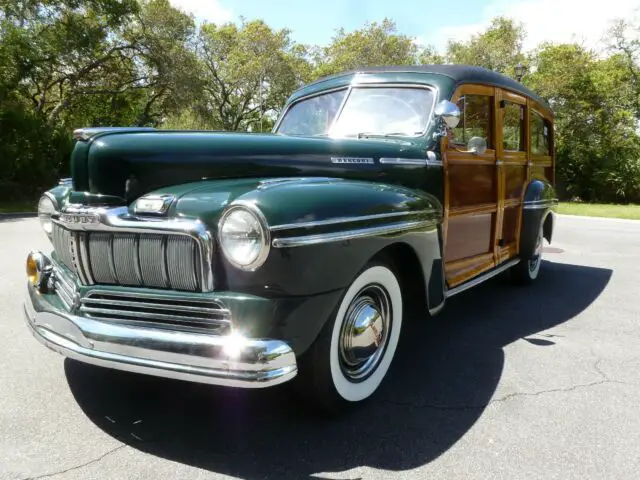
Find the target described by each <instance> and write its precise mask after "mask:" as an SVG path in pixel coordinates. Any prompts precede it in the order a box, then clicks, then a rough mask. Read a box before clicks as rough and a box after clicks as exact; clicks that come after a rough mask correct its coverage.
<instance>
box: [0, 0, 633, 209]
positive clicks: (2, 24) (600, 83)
mask: <svg viewBox="0 0 640 480" xmlns="http://www.w3.org/2000/svg"><path fill="white" fill-rule="evenodd" d="M638 33H640V25H636V24H631V23H629V22H628V21H626V20H619V21H617V22H616V23H615V24H613V25H612V27H611V29H610V31H609V34H608V36H607V37H606V39H604V41H603V43H602V46H603V48H604V51H605V55H602V54H596V53H595V52H593V51H590V50H588V49H586V48H584V47H583V46H581V45H578V44H574V43H571V44H541V45H539V46H538V47H537V48H536V49H535V50H533V51H529V52H525V51H523V42H524V39H525V38H526V31H525V29H524V28H523V26H522V25H520V24H518V23H516V22H514V21H512V20H510V19H508V18H504V17H496V18H494V19H493V21H492V22H491V23H490V24H489V26H488V28H487V29H486V30H484V31H482V32H478V33H476V34H475V35H472V36H471V37H470V38H469V39H468V40H466V41H450V42H449V43H448V45H447V47H446V49H445V51H443V52H438V51H436V50H435V49H434V48H433V47H432V46H428V45H427V46H423V45H420V44H419V43H418V42H417V41H416V39H414V38H412V37H410V36H408V35H404V34H403V33H401V32H399V31H398V29H397V27H396V25H395V23H394V22H393V21H392V20H391V19H387V18H385V19H383V20H382V21H381V22H379V23H378V22H373V23H367V24H365V25H364V26H363V27H362V28H360V29H356V30H353V31H346V30H344V29H339V30H337V31H336V32H335V35H334V37H333V38H332V40H331V42H330V43H329V44H328V45H325V46H313V45H310V46H309V45H301V44H298V43H296V42H294V41H293V40H292V38H291V32H290V31H289V30H287V29H282V30H274V29H272V28H271V27H269V25H267V24H266V23H265V22H263V21H261V20H251V21H247V20H244V19H242V21H241V22H239V23H225V24H204V25H201V26H196V24H195V23H194V19H193V18H192V17H191V16H189V15H186V14H185V13H183V12H182V11H180V10H177V9H175V8H173V7H172V6H171V5H170V3H169V0H21V1H18V2H16V1H15V0H0V167H1V168H2V170H1V173H0V192H2V193H1V195H2V196H3V197H9V198H14V197H18V196H27V197H30V196H32V195H36V194H37V193H38V192H39V191H41V190H42V189H43V188H47V187H48V186H50V185H51V183H52V182H54V181H55V180H56V178H57V177H59V176H63V175H67V174H68V164H67V162H68V157H69V151H70V148H71V141H70V137H71V130H72V129H74V128H77V127H80V126H87V125H94V126H101V125H139V126H143V125H151V126H156V127H160V128H188V129H221V130H249V131H268V130H270V129H271V127H272V125H273V122H274V120H275V118H276V117H277V115H278V114H279V112H280V109H281V107H282V105H283V103H284V101H285V100H286V98H287V97H288V96H289V95H290V94H291V93H292V92H293V91H294V90H295V89H296V88H298V87H300V86H301V85H303V84H304V83H306V82H309V81H311V80H314V79H317V78H319V77H322V76H325V75H330V74H334V73H337V72H340V71H344V70H350V69H357V68H359V67H364V66H374V65H411V64H426V63H464V64H470V65H478V66H483V67H486V68H489V69H492V70H494V71H498V72H501V73H504V74H506V75H510V76H513V75H514V72H515V66H516V65H517V64H518V63H522V64H524V65H525V66H526V67H527V68H528V72H529V73H528V74H527V75H525V77H524V79H523V82H524V83H525V84H526V85H528V86H529V87H531V88H532V89H533V90H534V91H536V92H537V93H539V94H540V95H541V96H543V97H544V98H546V99H547V100H548V101H549V103H550V104H551V106H552V108H553V109H554V112H555V115H556V148H557V158H558V165H557V174H558V179H559V183H560V186H561V191H562V192H563V193H564V194H565V195H566V196H569V197H579V198H581V199H584V200H600V201H602V200H605V201H640V137H639V132H640V128H639V121H640V40H638V38H639V35H638Z"/></svg>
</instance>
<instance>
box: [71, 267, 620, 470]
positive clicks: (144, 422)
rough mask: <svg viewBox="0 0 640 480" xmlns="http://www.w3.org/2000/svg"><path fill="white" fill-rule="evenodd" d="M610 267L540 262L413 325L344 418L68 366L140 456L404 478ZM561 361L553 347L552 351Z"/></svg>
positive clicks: (455, 434) (81, 399)
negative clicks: (368, 392) (519, 351)
mask: <svg viewBox="0 0 640 480" xmlns="http://www.w3.org/2000/svg"><path fill="white" fill-rule="evenodd" d="M611 275H612V272H611V270H606V269H600V268H592V267H583V266H577V265H568V264H561V263H550V262H544V265H543V269H542V271H541V276H540V278H539V281H538V283H536V284H535V285H534V286H531V287H524V288H523V287H515V286H511V284H509V283H508V281H506V279H503V278H497V279H495V280H493V281H491V282H488V283H485V284H483V285H480V286H478V287H476V288H474V289H472V290H469V291H467V292H465V293H462V294H460V295H459V296H457V297H454V298H452V299H451V300H450V301H449V302H448V304H447V307H446V308H445V310H444V311H443V312H442V313H441V314H440V315H439V316H438V317H436V318H435V319H433V321H422V322H419V321H414V322H406V323H405V325H407V328H408V329H409V330H408V331H407V335H404V336H403V337H404V342H403V344H401V346H400V348H399V350H398V354H397V356H396V358H395V360H394V363H393V365H392V368H391V369H390V371H389V374H388V375H387V379H386V380H385V382H384V383H383V385H382V386H381V390H380V391H379V392H378V394H376V396H375V397H374V398H372V399H370V401H369V402H367V403H365V404H364V405H362V406H361V408H357V409H355V410H352V411H351V412H349V413H348V414H346V415H343V416H340V417H337V418H333V419H327V418H322V417H320V416H318V415H314V414H313V413H312V412H310V411H308V410H305V408H304V405H302V404H300V401H299V400H298V399H297V398H296V397H294V396H292V395H288V393H289V392H288V391H287V388H288V387H287V385H286V384H285V385H282V386H279V387H275V388H273V389H266V390H227V389H222V388H216V387H209V386H204V385H198V384H190V383H185V382H178V381H170V380H164V379H159V378H152V377H146V376H140V375H135V374H127V373H121V372H115V371H110V370H106V369H101V368H98V367H92V366H89V365H84V364H81V363H78V362H74V361H71V360H66V361H65V371H66V375H67V380H68V383H69V386H70V387H71V390H72V392H73V394H74V396H75V399H76V401H77V402H78V404H79V405H80V407H81V408H82V409H83V411H84V412H85V413H86V415H87V416H88V417H89V418H90V419H91V420H92V421H93V422H94V423H95V424H96V425H98V426H99V427H100V428H101V429H103V430H104V431H105V432H107V433H108V434H110V435H112V436H113V437H115V438H117V439H118V440H120V441H122V442H124V443H126V444H128V445H130V446H131V447H133V448H136V449H139V450H141V451H144V452H147V453H149V454H152V455H156V456H159V457H163V458H166V459H170V460H172V461H177V462H181V463H184V464H188V465H192V466H195V467H199V468H203V469H206V470H210V471H213V472H218V473H222V474H226V475H232V476H237V477H241V478H304V477H309V476H312V478H323V477H325V478H326V476H324V475H323V472H341V471H345V470H350V469H353V468H356V467H359V466H370V467H374V468H381V469H387V470H395V471H402V470H407V469H412V468H416V467H419V466H422V465H424V464H426V463H428V462H431V461H433V460H434V459H436V458H437V457H438V456H439V455H441V454H443V453H444V452H446V451H447V450H448V449H449V448H450V447H451V446H452V445H453V444H455V443H456V442H457V441H458V440H459V439H460V438H461V437H462V436H463V435H464V434H465V433H466V432H467V431H468V430H469V429H470V428H471V427H472V426H473V424H474V423H475V422H476V421H477V420H478V418H480V416H481V415H482V413H483V411H484V409H485V407H486V406H487V404H488V403H489V401H490V399H491V397H492V395H493V393H494V391H495V389H496V387H497V385H498V382H499V380H500V376H501V373H502V370H503V366H504V354H503V347H504V346H505V345H507V344H509V343H511V342H513V341H515V340H517V339H522V338H524V339H525V340H527V341H529V342H530V343H532V344H533V345H536V346H540V347H543V348H549V347H553V346H554V341H553V336H552V335H546V336H545V335H539V336H538V337H541V338H525V337H529V336H531V335H533V334H536V333H538V332H541V331H544V330H546V329H549V328H551V327H554V326H556V325H559V324H561V323H563V322H566V321H568V320H570V319H571V318H573V317H574V316H576V315H578V314H579V313H580V312H582V311H583V310H585V309H586V308H587V307H588V306H589V305H590V304H591V303H592V302H593V301H594V300H596V298H597V297H598V296H599V295H600V293H601V292H602V291H603V290H604V288H605V286H606V285H607V283H608V282H609V279H610V278H611ZM548 352H549V353H548V354H549V355H553V348H549V350H548Z"/></svg>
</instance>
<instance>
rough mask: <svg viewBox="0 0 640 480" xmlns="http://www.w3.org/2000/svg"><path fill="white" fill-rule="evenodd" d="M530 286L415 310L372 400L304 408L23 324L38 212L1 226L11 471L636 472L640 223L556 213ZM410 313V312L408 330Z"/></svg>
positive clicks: (5, 427) (4, 469)
mask: <svg viewBox="0 0 640 480" xmlns="http://www.w3.org/2000/svg"><path fill="white" fill-rule="evenodd" d="M557 223H558V227H557V230H556V235H555V238H554V242H553V243H552V245H551V246H549V247H547V248H546V251H545V253H544V256H545V259H546V260H545V262H544V264H543V266H542V272H541V277H540V279H539V280H540V281H539V283H538V284H536V285H535V286H533V287H528V288H518V287H513V286H511V285H510V284H509V283H508V282H507V281H505V279H503V278H499V279H495V280H493V281H491V282H489V283H486V284H484V285H481V286H479V287H477V288H475V289H473V290H469V291H467V292H465V293H463V294H460V295H458V296H456V297H454V298H452V299H451V300H450V302H449V303H448V305H447V307H446V308H445V310H444V311H443V312H442V313H441V314H440V315H439V316H438V317H437V318H435V319H432V320H431V321H420V319H411V320H414V321H413V322H411V323H410V325H411V326H410V327H408V328H411V330H410V335H406V336H405V342H404V344H401V345H400V348H399V352H400V353H399V355H398V356H397V357H396V359H395V361H394V363H393V365H392V368H391V370H390V373H389V377H388V379H387V380H386V381H385V383H384V384H383V386H382V389H381V391H380V392H379V394H378V395H377V396H376V397H375V398H374V399H372V400H371V401H370V402H369V403H367V404H366V405H363V406H362V408H359V409H357V410H355V411H353V412H350V413H349V414H348V415H345V416H342V417H339V418H335V419H327V418H320V417H318V416H313V415H310V414H309V413H308V412H307V411H306V410H305V408H304V405H301V404H300V402H299V401H298V400H296V399H295V397H291V396H289V395H287V387H286V385H284V386H281V387H277V388H274V389H271V390H260V391H246V390H241V391H229V390H223V389H219V388H215V387H208V386H201V385H194V384H187V383H181V382H177V381H169V380H163V379H156V378H148V377H143V376H138V375H133V374H124V373H119V372H112V371H108V370H103V369H100V368H97V367H91V366H85V365H83V364H80V363H77V362H74V361H70V360H65V359H63V358H62V357H60V356H58V355H57V354H54V353H52V352H50V351H49V350H47V349H45V348H44V347H43V346H41V345H40V344H39V343H37V342H36V340H35V339H34V338H33V337H32V336H31V334H30V333H29V332H28V330H27V328H26V326H25V325H24V323H23V315H22V307H21V303H22V299H23V295H24V284H25V273H24V259H25V256H26V254H27V252H28V251H29V250H30V249H33V248H40V249H42V248H47V249H48V240H47V239H46V237H45V236H44V234H43V233H42V232H41V231H40V227H39V224H38V221H37V219H23V220H15V219H14V220H4V221H0V245H1V247H2V248H1V250H0V251H1V252H2V253H1V255H0V279H1V281H0V285H2V290H1V291H0V318H1V321H0V367H1V368H0V478H2V479H5V478H6V479H25V478H48V479H82V480H87V479H101V480H102V479H151V480H159V479H164V478H167V479H177V478H188V479H189V480H196V479H204V478H207V479H208V478H248V479H258V478H277V479H284V478H294V479H303V478H314V479H329V478H331V479H382V478H384V479H395V478H398V479H400V478H403V479H404V478H407V479H414V478H415V479H430V480H433V479H447V480H450V479H476V478H477V479H487V478H492V479H505V480H513V479H530V478H535V479H556V478H557V479H563V480H567V479H580V480H584V479H598V480H602V479H620V478H637V475H638V471H639V470H640V400H639V399H640V287H639V285H640V222H632V221H616V220H605V219H585V218H580V217H567V216H562V217H558V222H557ZM408 324H409V322H407V325H408Z"/></svg>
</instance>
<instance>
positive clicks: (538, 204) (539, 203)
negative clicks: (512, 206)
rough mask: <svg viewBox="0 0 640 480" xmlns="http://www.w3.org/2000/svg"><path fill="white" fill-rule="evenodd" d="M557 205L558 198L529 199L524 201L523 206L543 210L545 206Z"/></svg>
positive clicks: (526, 208)
mask: <svg viewBox="0 0 640 480" xmlns="http://www.w3.org/2000/svg"><path fill="white" fill-rule="evenodd" d="M556 205H558V200H555V199H552V200H531V201H528V202H524V204H523V207H522V208H524V209H525V210H543V209H545V208H549V207H554V206H556Z"/></svg>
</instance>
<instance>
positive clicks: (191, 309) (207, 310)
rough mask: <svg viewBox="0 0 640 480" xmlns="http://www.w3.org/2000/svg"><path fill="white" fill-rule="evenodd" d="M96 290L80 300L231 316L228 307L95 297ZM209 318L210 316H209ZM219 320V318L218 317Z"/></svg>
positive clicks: (120, 305)
mask: <svg viewBox="0 0 640 480" xmlns="http://www.w3.org/2000/svg"><path fill="white" fill-rule="evenodd" d="M95 294H96V292H95V291H92V292H90V293H88V294H87V296H86V297H84V298H83V299H82V300H80V302H81V303H82V305H83V306H84V305H86V304H87V303H92V304H95V305H113V306H117V307H134V308H146V309H149V310H175V311H176V312H193V313H202V314H208V315H221V316H224V317H228V316H229V310H227V309H222V308H220V309H219V308H212V307H205V306H202V307H194V306H191V305H180V304H176V303H173V304H171V305H169V304H163V303H151V302H132V301H128V300H114V299H111V298H94V297H93V295H95ZM104 295H109V296H113V297H117V296H119V294H117V293H107V292H105V293H104ZM173 300H174V301H178V300H177V299H175V298H174V299H173ZM111 310H112V311H114V312H119V311H120V310H113V309H111ZM207 318H209V317H207ZM216 320H217V319H216ZM220 321H222V320H220Z"/></svg>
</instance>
